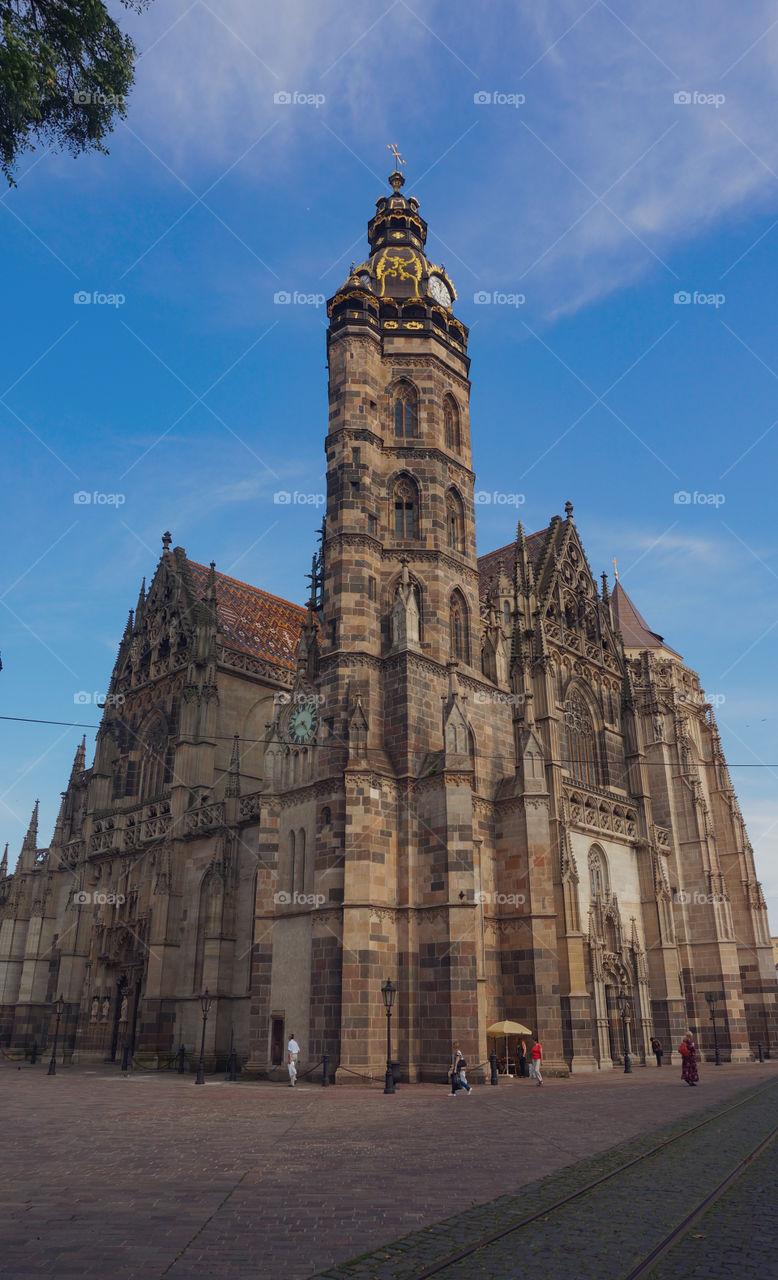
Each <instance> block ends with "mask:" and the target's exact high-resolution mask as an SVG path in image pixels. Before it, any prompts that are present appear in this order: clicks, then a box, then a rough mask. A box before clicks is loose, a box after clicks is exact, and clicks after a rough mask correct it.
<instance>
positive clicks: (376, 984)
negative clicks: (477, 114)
mask: <svg viewBox="0 0 778 1280" xmlns="http://www.w3.org/2000/svg"><path fill="white" fill-rule="evenodd" d="M396 160H397V167H396V168H395V170H394V171H393V172H392V173H391V175H390V177H389V187H390V192H389V194H386V195H382V196H381V197H380V199H379V200H378V201H377V202H376V212H375V215H374V216H373V217H372V218H371V220H370V222H369V224H368V243H369V254H368V256H367V259H366V261H364V262H361V263H360V264H359V265H358V266H352V270H351V272H350V274H349V276H348V279H347V280H346V281H345V282H344V284H343V285H342V286H341V288H340V289H338V291H337V292H336V293H335V295H334V297H333V298H332V299H331V300H330V302H329V304H328V314H329V320H330V325H329V331H328V335H327V355H328V366H329V430H328V434H327V439H326V453H327V507H326V519H325V524H324V536H323V543H322V561H321V601H320V610H319V615H318V616H319V623H320V659H319V671H318V687H319V690H320V698H321V706H322V721H323V724H324V725H326V728H327V734H328V736H327V737H326V739H325V740H324V741H323V743H322V745H323V748H324V749H323V750H321V751H320V752H319V762H320V767H319V771H318V778H319V782H318V786H319V787H320V788H322V794H324V790H323V789H324V788H325V786H326V779H328V780H329V784H330V786H331V789H332V790H331V793H330V794H331V797H332V804H331V806H329V807H330V808H331V811H332V814H333V815H337V817H335V816H333V836H334V838H335V841H336V845H335V849H334V850H331V851H330V866H331V868H332V869H333V875H331V876H330V878H329V881H328V883H329V885H330V886H332V885H333V876H334V874H335V871H334V864H333V857H334V854H335V853H337V852H339V850H338V844H339V845H340V849H341V850H342V853H341V857H340V865H341V866H342V868H343V871H342V874H343V889H342V952H341V956H342V980H341V992H340V996H341V1004H340V1029H339V1042H340V1043H339V1051H340V1061H341V1063H342V1064H343V1065H347V1066H348V1067H349V1068H350V1069H353V1070H372V1069H374V1067H375V1065H376V1062H379V1063H380V1061H381V1059H382V1055H384V1053H385V1049H384V1035H385V1026H384V1021H385V1020H384V1016H383V1007H382V1006H381V1003H380V986H381V983H382V982H383V981H384V980H385V979H386V978H388V977H391V978H392V979H393V980H394V981H395V982H396V983H397V984H398V986H399V996H398V1006H397V1013H396V1020H395V1028H396V1032H397V1038H398V1042H397V1044H396V1046H395V1050H394V1052H395V1053H396V1055H397V1057H398V1060H400V1061H402V1062H403V1063H407V1064H408V1074H409V1076H410V1077H411V1078H413V1079H417V1078H419V1077H423V1076H430V1075H432V1076H434V1077H435V1078H437V1076H439V1074H440V1071H441V1063H445V1062H446V1061H447V1058H448V1054H449V1052H450V1045H451V1039H452V1036H457V1037H459V1038H460V1040H461V1043H462V1046H463V1050H464V1052H465V1053H466V1054H467V1055H476V1054H477V1053H478V1047H479V1046H478V1042H477V1037H478V1032H477V1030H476V1029H477V1028H478V1026H479V1009H478V1007H477V1006H478V997H477V996H476V981H475V979H476V955H475V951H476V947H475V941H474V933H473V929H472V925H468V926H467V927H465V928H464V930H463V929H462V928H461V927H460V921H461V920H462V919H463V918H464V911H463V909H464V908H469V912H470V914H472V909H473V892H474V880H473V862H472V859H473V847H474V846H473V832H472V804H471V793H472V780H473V768H474V739H473V736H472V733H471V732H470V729H469V727H468V721H467V718H466V712H467V709H466V708H465V711H463V709H462V702H461V699H460V695H459V681H460V680H461V679H463V678H467V677H468V673H470V675H471V676H472V677H473V678H474V679H476V680H480V678H481V641H480V611H479V576H478V567H477V561H476V545H475V513H474V506H473V486H474V475H473V471H472V465H471V453H470V414H469V397H470V382H469V377H468V375H469V364H470V362H469V359H468V355H467V339H468V333H467V329H466V328H465V326H464V325H463V324H462V323H461V321H460V320H458V319H457V317H456V315H455V314H454V310H453V308H454V303H455V300H456V292H455V289H454V286H453V284H452V282H451V280H450V279H449V277H448V275H447V273H446V271H445V268H444V266H443V265H442V264H441V265H436V264H435V263H433V262H431V261H430V259H429V258H428V257H427V254H426V248H425V246H426V240H427V224H426V222H425V221H424V219H423V217H422V216H421V213H420V211H419V202H418V200H416V199H415V197H413V196H405V195H404V194H403V187H404V186H405V178H404V177H403V174H402V173H401V171H400V168H401V165H402V164H403V163H404V162H403V161H401V160H400V158H399V156H396ZM338 793H340V794H338ZM468 919H470V916H468ZM314 928H315V925H314ZM463 932H464V934H465V935H466V938H465V941H464V942H460V941H459V940H458V939H459V937H460V934H462V933H463ZM453 939H457V940H456V941H452V940H453ZM426 966H434V968H435V973H434V975H433V974H432V973H431V972H430V970H429V968H428V967H426ZM316 1016H317V1015H316V1012H315V1008H314V1004H313V1002H312V1019H313V1021H315V1020H316ZM324 1039H326V1035H325V1037H324ZM324 1039H322V1040H321V1041H319V1040H318V1038H317V1037H316V1036H315V1035H314V1036H313V1037H312V1040H313V1041H314V1042H316V1043H321V1044H322V1045H323V1044H324ZM472 1060H473V1061H477V1060H478V1059H477V1057H473V1059H472Z"/></svg>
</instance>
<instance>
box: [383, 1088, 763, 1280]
mask: <svg viewBox="0 0 778 1280" xmlns="http://www.w3.org/2000/svg"><path fill="white" fill-rule="evenodd" d="M774 1087H775V1085H774V1083H773V1082H771V1083H770V1084H767V1085H763V1086H762V1087H761V1088H760V1089H755V1090H753V1091H752V1092H750V1093H748V1094H746V1096H745V1097H742V1098H740V1099H738V1101H737V1102H734V1103H732V1104H731V1105H729V1106H727V1107H723V1108H721V1110H719V1111H716V1112H714V1113H713V1114H712V1115H709V1116H707V1117H706V1118H705V1119H704V1120H700V1121H699V1122H698V1123H696V1124H693V1125H690V1126H689V1127H688V1128H686V1129H683V1130H682V1131H681V1132H680V1133H677V1134H672V1135H670V1136H669V1137H667V1138H663V1139H662V1141H661V1142H658V1143H656V1144H655V1145H654V1146H653V1147H650V1148H649V1149H648V1150H647V1151H643V1152H641V1153H640V1154H639V1155H637V1156H634V1157H633V1158H632V1159H630V1160H627V1161H625V1162H624V1163H623V1164H621V1165H619V1166H618V1167H617V1168H615V1169H612V1170H610V1171H609V1172H608V1173H605V1174H602V1175H601V1176H600V1177H598V1178H594V1179H592V1180H591V1181H589V1182H587V1183H585V1184H584V1185H583V1186H581V1187H578V1188H576V1190H575V1191H572V1192H570V1193H569V1194H567V1195H565V1196H562V1197H560V1199H559V1200H556V1201H554V1202H553V1203H552V1204H549V1205H546V1206H545V1207H544V1208H541V1209H538V1210H536V1211H535V1212H533V1213H530V1214H528V1215H527V1216H526V1217H524V1218H521V1219H519V1221H518V1222H513V1223H511V1224H510V1225H509V1226H507V1227H502V1228H500V1229H499V1230H498V1231H492V1232H490V1233H488V1234H485V1235H483V1236H481V1237H480V1238H479V1239H477V1240H475V1241H473V1242H472V1243H470V1244H468V1245H467V1246H465V1247H464V1248H462V1249H459V1250H457V1251H456V1252H455V1253H451V1254H448V1255H446V1256H445V1257H443V1258H440V1259H439V1260H437V1261H436V1262H433V1263H431V1264H429V1265H428V1266H426V1267H424V1268H423V1269H422V1270H420V1271H416V1272H414V1273H413V1275H412V1276H409V1277H408V1280H430V1278H431V1277H433V1276H445V1273H446V1272H447V1271H450V1270H451V1269H453V1268H454V1267H457V1266H458V1265H459V1264H460V1263H462V1262H466V1261H467V1260H468V1259H470V1258H474V1256H475V1255H476V1254H478V1253H480V1252H481V1251H482V1250H484V1249H488V1248H489V1247H490V1246H492V1245H494V1244H498V1243H499V1242H500V1241H504V1240H506V1239H508V1238H509V1237H510V1236H517V1235H518V1233H520V1232H522V1231H525V1230H526V1229H527V1228H528V1227H530V1226H532V1225H533V1224H534V1223H537V1222H539V1221H541V1220H543V1221H545V1220H547V1219H549V1218H551V1217H552V1215H553V1214H555V1213H558V1212H559V1211H560V1210H562V1209H564V1208H565V1207H566V1206H567V1205H570V1204H572V1203H573V1202H575V1201H579V1200H582V1199H583V1198H584V1197H586V1196H587V1195H591V1193H592V1192H594V1191H596V1190H597V1189H598V1188H600V1187H602V1186H604V1185H605V1184H606V1183H608V1182H612V1181H613V1180H614V1179H617V1178H621V1177H623V1175H624V1174H625V1173H627V1172H628V1171H629V1170H631V1169H634V1168H635V1167H636V1166H638V1165H641V1164H644V1163H645V1161H647V1160H649V1159H651V1158H652V1157H653V1156H656V1155H658V1154H660V1153H662V1152H665V1151H667V1150H668V1148H670V1147H672V1146H674V1145H675V1144H677V1143H680V1142H682V1141H683V1140H684V1139H686V1138H689V1137H690V1136H691V1135H693V1134H695V1133H698V1132H699V1131H700V1130H702V1129H705V1128H706V1127H707V1126H709V1125H711V1124H715V1123H716V1122H717V1121H719V1120H721V1119H723V1118H724V1117H725V1116H728V1115H730V1114H731V1113H732V1112H734V1111H737V1110H738V1109H740V1108H741V1107H744V1106H747V1105H748V1104H749V1103H752V1102H754V1101H755V1100H756V1099H757V1098H759V1097H760V1096H761V1095H762V1094H764V1093H766V1092H768V1091H769V1090H771V1089H773V1088H774ZM776 1137H778V1125H775V1126H774V1127H773V1128H772V1129H771V1130H770V1132H769V1133H768V1134H767V1135H766V1136H765V1137H764V1138H761V1139H760V1141H759V1142H758V1143H757V1144H756V1145H755V1146H754V1147H753V1148H752V1150H751V1151H749V1152H748V1153H747V1154H746V1155H745V1156H744V1157H743V1158H742V1159H741V1160H740V1161H739V1162H738V1163H737V1165H736V1166H735V1167H734V1168H733V1169H731V1170H730V1171H729V1173H728V1174H727V1175H726V1177H725V1178H723V1179H722V1180H721V1181H720V1182H719V1183H718V1184H717V1185H716V1186H715V1187H714V1188H713V1189H712V1190H711V1191H709V1192H708V1193H707V1194H706V1195H705V1196H704V1197H703V1198H702V1199H701V1200H700V1201H699V1202H698V1203H697V1204H696V1205H695V1207H694V1208H693V1209H692V1210H691V1211H690V1212H688V1213H687V1214H686V1215H685V1216H684V1217H683V1218H682V1219H681V1221H680V1222H678V1223H677V1224H676V1225H675V1226H674V1227H673V1229H672V1230H671V1231H669V1232H668V1233H667V1234H666V1235H665V1236H664V1237H663V1238H662V1239H661V1240H660V1241H659V1242H658V1243H657V1244H655V1245H654V1246H653V1247H652V1249H651V1250H650V1251H649V1252H648V1253H646V1254H645V1255H644V1256H643V1258H642V1259H641V1260H640V1262H638V1263H637V1264H636V1265H635V1266H633V1268H632V1270H630V1271H629V1272H628V1273H627V1274H626V1275H624V1276H623V1277H620V1280H646V1277H648V1276H649V1274H650V1272H651V1271H652V1270H653V1268H654V1266H655V1265H656V1263H657V1262H659V1261H660V1260H661V1258H663V1257H664V1256H665V1255H666V1254H667V1253H669V1252H670V1250H671V1249H672V1248H673V1247H674V1246H675V1245H676V1244H678V1243H679V1242H680V1241H681V1240H682V1239H683V1238H684V1237H685V1236H686V1235H687V1233H688V1232H689V1230H690V1228H691V1227H692V1226H693V1225H694V1224H695V1222H697V1220H698V1219H699V1218H701V1217H702V1216H703V1214H704V1213H706V1212H707V1210H708V1209H709V1208H710V1207H711V1206H712V1205H713V1204H715V1203H716V1201H717V1200H719V1199H721V1197H722V1196H724V1195H725V1194H726V1193H727V1191H728V1190H729V1189H730V1187H732V1186H733V1184H734V1183H736V1182H737V1180H738V1179H739V1178H740V1177H741V1176H742V1175H743V1173H745V1172H746V1170H747V1169H749V1168H750V1167H751V1165H752V1164H753V1162H754V1161H755V1160H757V1159H758V1158H759V1156H760V1155H761V1154H762V1153H763V1152H764V1151H766V1150H767V1148H768V1147H769V1145H770V1143H771V1142H773V1141H774V1140H775V1139H776ZM518 1243H519V1244H520V1242H518Z"/></svg>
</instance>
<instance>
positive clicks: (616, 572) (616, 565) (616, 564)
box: [612, 558, 619, 582]
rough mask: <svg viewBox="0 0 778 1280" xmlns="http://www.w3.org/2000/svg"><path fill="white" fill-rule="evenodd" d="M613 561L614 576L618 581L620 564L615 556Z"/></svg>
mask: <svg viewBox="0 0 778 1280" xmlns="http://www.w3.org/2000/svg"><path fill="white" fill-rule="evenodd" d="M612 563H613V576H614V578H615V579H616V581H617V582H618V580H619V564H618V561H617V560H616V559H615V558H614V559H613V562H612Z"/></svg>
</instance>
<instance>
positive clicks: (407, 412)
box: [394, 382, 416, 437]
mask: <svg viewBox="0 0 778 1280" xmlns="http://www.w3.org/2000/svg"><path fill="white" fill-rule="evenodd" d="M394 434H395V436H398V437H401V436H415V435H416V392H415V390H414V389H413V387H412V386H411V385H410V384H409V383H407V382H403V383H401V384H400V386H399V387H398V388H397V390H396V391H395V395H394Z"/></svg>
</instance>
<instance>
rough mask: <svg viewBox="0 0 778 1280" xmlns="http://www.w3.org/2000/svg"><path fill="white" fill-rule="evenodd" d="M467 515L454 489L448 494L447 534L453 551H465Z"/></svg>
mask: <svg viewBox="0 0 778 1280" xmlns="http://www.w3.org/2000/svg"><path fill="white" fill-rule="evenodd" d="M464 529H465V513H464V507H463V506H462V499H461V498H460V496H459V494H458V493H456V491H455V490H454V489H449V491H448V493H447V494H446V533H447V541H448V545H449V548H450V549H451V550H452V551H464V549H465V537H464Z"/></svg>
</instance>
